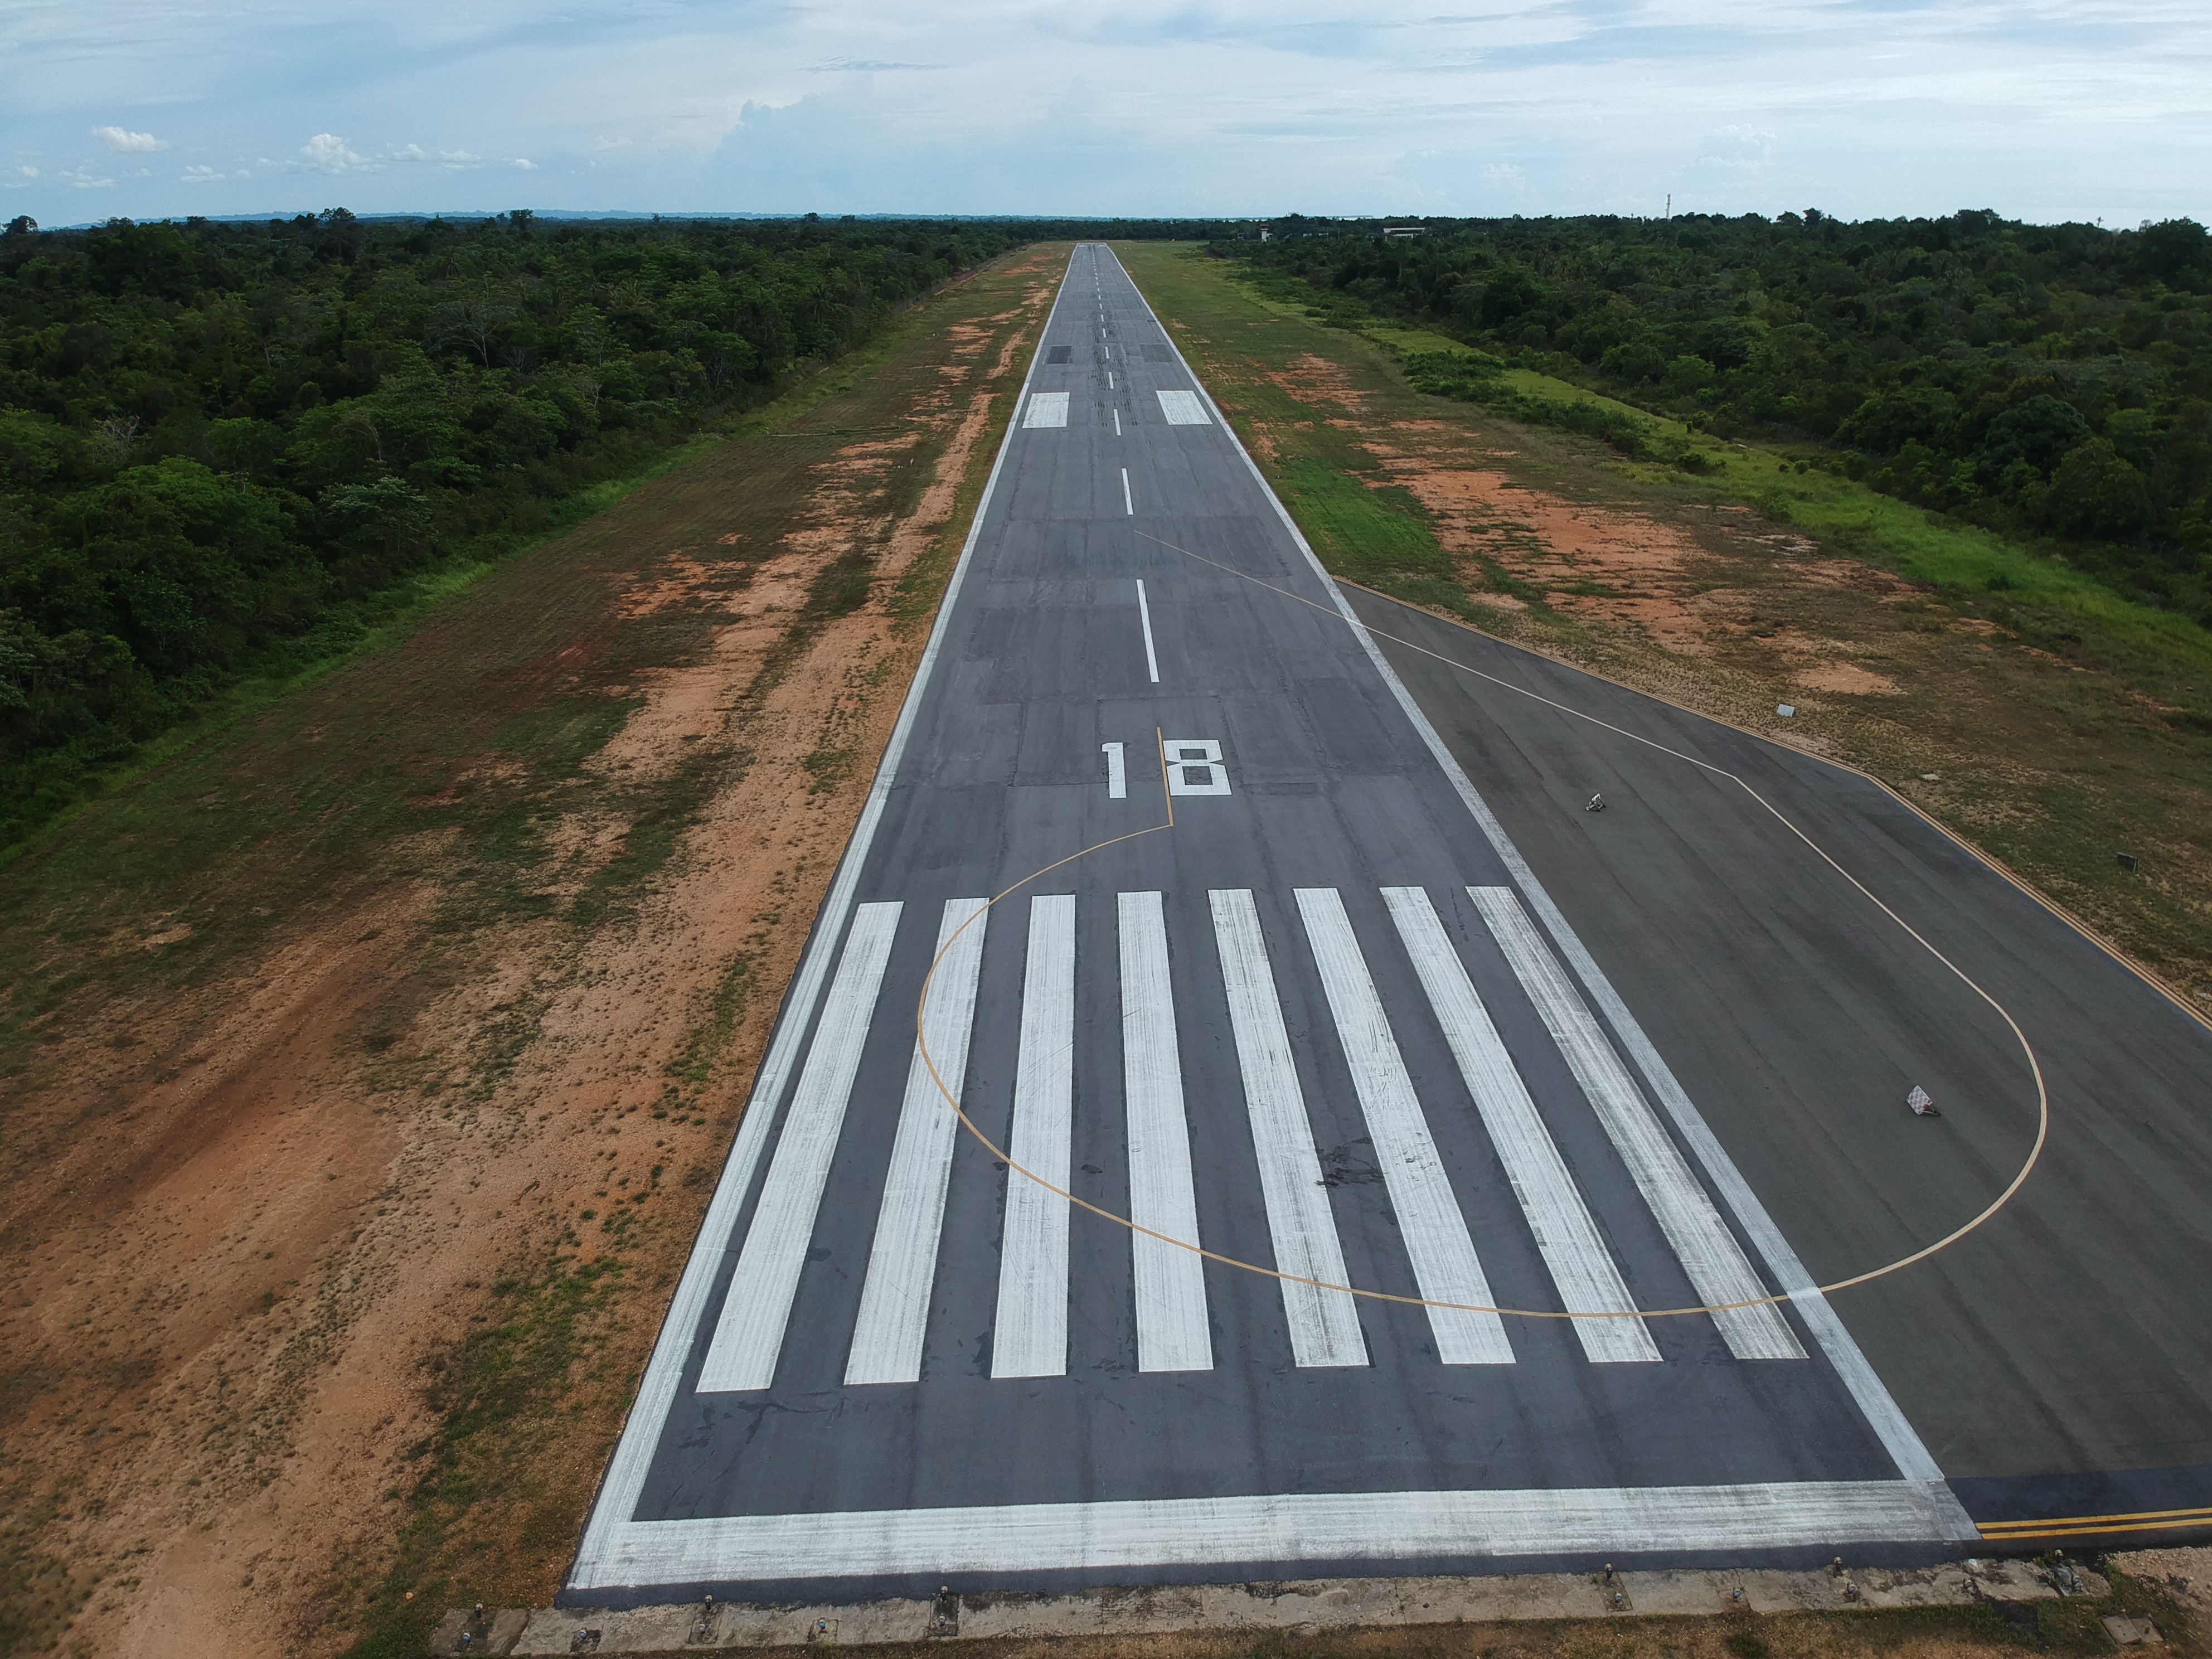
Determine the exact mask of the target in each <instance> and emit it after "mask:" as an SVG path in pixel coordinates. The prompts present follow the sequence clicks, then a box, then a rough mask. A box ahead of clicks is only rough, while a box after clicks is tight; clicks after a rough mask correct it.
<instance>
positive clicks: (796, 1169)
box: [698, 903, 902, 1394]
mask: <svg viewBox="0 0 2212 1659" xmlns="http://www.w3.org/2000/svg"><path fill="white" fill-rule="evenodd" d="M901 908H902V907H901V906H900V905H898V904H896V903H890V904H864V905H862V906H860V909H859V911H858V912H857V913H856V914H855V915H854V918H853V932H852V935H851V937H850V938H848V939H847V940H846V941H845V954H844V955H843V956H842V957H839V958H838V961H837V976H836V979H834V980H832V981H830V985H829V997H828V999H827V1000H825V1001H824V1002H823V1006H822V1024H821V1025H820V1028H819V1029H818V1030H816V1032H815V1033H814V1046H813V1047H812V1048H810V1049H809V1050H808V1051H807V1054H806V1066H805V1070H803V1071H802V1072H800V1073H799V1087H798V1088H797V1090H795V1091H793V1094H792V1097H791V1109H790V1110H789V1111H788V1112H787V1113H786V1114H785V1115H784V1120H783V1133H782V1134H781V1136H779V1137H778V1138H777V1140H776V1144H775V1159H774V1160H773V1161H772V1162H771V1163H770V1164H769V1166H768V1178H767V1179H766V1180H765V1181H763V1182H762V1183H761V1195H760V1202H759V1203H758V1204H757V1206H754V1209H753V1220H752V1225H751V1226H750V1227H749V1228H748V1229H746V1231H745V1244H744V1250H743V1251H741V1252H740V1253H739V1255H738V1266H737V1271H736V1272H735V1273H732V1275H731V1276H730V1291H729V1294H728V1296H727V1297H725V1298H724V1300H723V1303H722V1316H721V1318H720V1320H718V1321H717V1322H715V1326H714V1342H713V1344H712V1345H711V1346H709V1347H708V1350H707V1361H706V1364H705V1365H704V1367H703V1368H702V1370H701V1371H700V1373H699V1388H698V1391H699V1392H700V1393H701V1394H722V1393H730V1392H734V1391H736V1390H738V1389H765V1388H766V1387H768V1386H769V1383H773V1382H775V1362H776V1359H777V1357H778V1356H779V1355H781V1353H782V1352H783V1333H784V1328H785V1326H786V1325H787V1324H788V1323H789V1322H790V1320H791V1303H792V1298H793V1297H794V1296H796V1295H797V1294H798V1292H799V1269H800V1268H801V1267H805V1265H806V1250H807V1247H808V1246H809V1245H810V1244H811V1243H813V1242H814V1217H815V1212H817V1210H819V1209H820V1208H821V1206H822V1189H823V1186H824V1185H826V1184H827V1183H828V1182H829V1160H830V1159H831V1158H832V1157H833V1156H835V1154H836V1151H837V1134H838V1132H839V1131H840V1130H841V1129H842V1128H843V1127H844V1125H845V1105H846V1103H847V1102H848V1101H849V1100H850V1099H851V1098H852V1095H853V1079H854V1078H855V1077H857V1076H858V1075H859V1074H860V1050H861V1048H862V1046H863V1045H864V1044H865V1043H866V1041H867V1036H868V1022H869V1019H870V1018H871V1017H872V1015H873V1014H874V1012H875V1007H876V995H877V993H878V991H880V990H881V989H882V988H883V982H884V963H888V962H889V961H890V955H891V939H892V938H893V937H894V936H895V935H896V933H897V932H898V918H899V911H900V909H901Z"/></svg>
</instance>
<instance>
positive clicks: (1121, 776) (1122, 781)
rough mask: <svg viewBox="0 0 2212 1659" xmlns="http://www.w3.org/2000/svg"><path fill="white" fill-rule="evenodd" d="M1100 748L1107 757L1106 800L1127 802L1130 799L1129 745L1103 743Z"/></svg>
mask: <svg viewBox="0 0 2212 1659" xmlns="http://www.w3.org/2000/svg"><path fill="white" fill-rule="evenodd" d="M1098 747H1099V749H1100V750H1102V751H1103V753H1104V754H1105V757H1106V799H1108V800H1127V799H1128V798H1129V757H1128V748H1129V746H1128V744H1125V743H1102V744H1099V745H1098Z"/></svg>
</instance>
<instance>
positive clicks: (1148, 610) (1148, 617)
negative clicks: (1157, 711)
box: [1137, 580, 1160, 685]
mask: <svg viewBox="0 0 2212 1659" xmlns="http://www.w3.org/2000/svg"><path fill="white" fill-rule="evenodd" d="M1137 620H1138V621H1139V622H1140V623H1143V624H1144V629H1145V671H1146V673H1148V674H1150V675H1151V676H1152V684H1154V685H1158V684H1159V683H1160V659H1159V656H1158V653H1156V652H1155V651H1154V650H1153V649H1152V605H1151V604H1150V603H1149V602H1148V601H1147V600H1146V598H1145V584H1144V583H1143V581H1142V580H1139V582H1138V583H1137Z"/></svg>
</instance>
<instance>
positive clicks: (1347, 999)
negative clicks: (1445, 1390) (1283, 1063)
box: [1297, 887, 1513, 1365]
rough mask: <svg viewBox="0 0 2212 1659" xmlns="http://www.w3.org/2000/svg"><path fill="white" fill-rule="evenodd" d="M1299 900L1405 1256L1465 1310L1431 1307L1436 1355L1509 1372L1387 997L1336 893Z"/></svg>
mask: <svg viewBox="0 0 2212 1659" xmlns="http://www.w3.org/2000/svg"><path fill="white" fill-rule="evenodd" d="M1297 901H1298V915H1300V916H1301V917H1302V918H1303V919H1304V921H1305V925H1306V937H1307V939H1308V940H1309V941H1310V943H1311V945H1312V946H1313V956H1314V966H1315V967H1316V969H1318V970H1319V972H1320V975H1321V986H1322V993H1323V994H1325V995H1326V996H1327V997H1328V1007H1329V1012H1330V1014H1331V1015H1332V1016H1333V1017H1334V1020H1335V1024H1336V1034H1337V1036H1338V1038H1339V1039H1340V1042H1341V1043H1342V1045H1343V1048H1344V1060H1345V1065H1346V1067H1347V1068H1349V1070H1350V1071H1351V1073H1352V1092H1354V1093H1355V1094H1357V1095H1358V1097H1359V1107H1360V1110H1361V1111H1362V1112H1363V1113H1364V1114H1365V1115H1366V1118H1367V1133H1369V1134H1370V1136H1372V1137H1373V1138H1374V1141H1375V1161H1376V1163H1377V1164H1381V1165H1382V1166H1383V1185H1384V1187H1385V1188H1386V1189H1387V1190H1388V1191H1389V1194H1390V1207H1391V1208H1392V1209H1393V1210H1395V1212H1397V1216H1398V1229H1399V1233H1400V1235H1401V1237H1403V1238H1404V1239H1405V1241H1406V1254H1407V1255H1408V1256H1410V1257H1412V1258H1413V1279H1414V1282H1415V1283H1416V1284H1417V1285H1419V1287H1420V1292H1421V1295H1422V1297H1424V1298H1425V1300H1427V1301H1430V1302H1432V1303H1433V1302H1450V1303H1458V1304H1463V1305H1462V1306H1459V1307H1449V1308H1439V1307H1431V1308H1428V1309H1425V1310H1424V1311H1425V1312H1426V1313H1427V1315H1428V1316H1429V1328H1430V1329H1431V1332H1432V1333H1434V1334H1435V1336H1436V1340H1437V1358H1438V1359H1439V1360H1441V1361H1443V1363H1444V1364H1447V1365H1510V1364H1512V1363H1513V1347H1512V1345H1511V1344H1510V1342H1508V1341H1507V1340H1505V1326H1504V1322H1503V1321H1502V1320H1500V1319H1499V1318H1498V1316H1497V1315H1496V1314H1494V1313H1473V1312H1469V1311H1468V1307H1467V1305H1465V1304H1472V1305H1473V1306H1475V1307H1490V1306H1492V1305H1494V1304H1495V1303H1496V1301H1497V1298H1496V1297H1493V1296H1492V1295H1491V1293H1490V1281H1489V1280H1488V1279H1485V1278H1484V1277H1483V1273H1482V1263H1481V1262H1480V1261H1479V1260H1477V1259H1476V1256H1475V1254H1474V1240H1473V1239H1472V1238H1470V1237H1468V1231H1467V1217H1466V1215H1465V1213H1464V1212H1462V1210H1461V1208H1460V1205H1459V1200H1458V1198H1457V1197H1456V1196H1455V1194H1453V1192H1452V1186H1451V1177H1450V1176H1449V1175H1447V1174H1446V1173H1445V1172H1444V1166H1443V1159H1442V1158H1439V1157H1437V1144H1436V1141H1435V1140H1434V1139H1432V1138H1431V1135H1430V1133H1429V1123H1428V1120H1427V1119H1426V1118H1425V1117H1424V1116H1423V1115H1421V1102H1420V1097H1419V1096H1418V1095H1417V1094H1415V1093H1414V1091H1413V1079H1412V1078H1410V1077H1408V1076H1407V1073H1406V1062H1405V1060H1403V1059H1402V1058H1401V1056H1400V1055H1399V1053H1398V1042H1397V1039H1396V1038H1395V1037H1394V1036H1392V1035H1391V1033H1390V1022H1389V1018H1388V1017H1387V1016H1386V1015H1385V1014H1384V1013H1383V1000H1382V999H1381V998H1380V997H1378V996H1376V994H1375V981H1373V980H1372V979H1371V978H1370V977H1369V975H1368V972H1367V962H1366V958H1364V957H1362V956H1361V955H1360V954H1359V941H1358V939H1356V938H1355V937H1354V936H1353V934H1352V919H1351V918H1350V917H1349V916H1347V915H1345V913H1344V901H1343V900H1342V899H1340V898H1339V897H1338V896H1337V893H1336V890H1335V889H1334V887H1301V888H1298V889H1297ZM1340 1282H1341V1281H1340Z"/></svg>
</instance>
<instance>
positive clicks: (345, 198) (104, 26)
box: [0, 0, 2212, 225]
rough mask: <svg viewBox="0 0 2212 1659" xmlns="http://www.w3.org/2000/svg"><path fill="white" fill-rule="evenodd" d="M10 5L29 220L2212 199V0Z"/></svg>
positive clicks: (7, 40)
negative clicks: (338, 213) (339, 209)
mask: <svg viewBox="0 0 2212 1659" xmlns="http://www.w3.org/2000/svg"><path fill="white" fill-rule="evenodd" d="M1429 3H1430V4H1431V5H1432V6H1433V5H1444V6H1449V5H1454V4H1457V5H1459V6H1460V7H1461V8H1462V9H1457V10H1450V11H1445V10H1436V9H1417V8H1416V7H1415V6H1411V5H1409V6H1406V7H1403V8H1402V9H1389V3H1388V0H1384V3H1383V5H1379V6H1378V5H1376V4H1375V3H1373V0H1364V3H1361V4H1357V5H1353V4H1346V3H1340V0H1158V3H1150V0H1127V3H1124V4H1123V5H1121V6H1120V7H1118V8H1102V7H1099V6H1097V5H1096V4H1077V3H1072V0H972V3H966V4H963V5H960V6H957V7H951V6H943V5H934V6H933V5H930V4H927V3H923V4H915V3H913V0H849V3H842V4H827V5H824V4H808V3H767V0H713V3H705V0H570V3H567V4H562V5H558V6H556V5H551V4H547V3H542V0H467V3H456V0H438V3H432V0H381V3H377V4H373V5H372V4H367V3H361V0H315V3H307V0H228V3H226V4H224V5H222V6H209V5H204V4H200V3H196V0H184V3H178V4H173V5H166V6H149V5H147V4H145V3H143V0H132V3H127V4H126V3H124V0H7V4H6V5H5V7H4V9H0V65H4V68H0V217H4V218H13V217H14V216H15V215H17V214H19V213H27V214H29V215H30V216H32V217H33V218H35V219H37V220H39V221H40V222H42V223H45V224H49V225H54V224H68V223H79V222H85V221H87V220H97V219H104V218H106V217H109V216H113V215H124V216H130V217H134V218H152V217H158V216H165V215H167V216H181V215H185V214H189V213H204V214H224V213H261V212H279V211H281V212H287V213H289V212H295V211H301V210H315V209H319V208H324V207H330V206H346V207H350V208H352V209H353V210H356V212H391V211H401V210H438V209H443V210H500V209H504V208H509V207H533V208H538V209H550V208H569V209H582V210H595V209H596V210H605V209H631V210H655V211H662V212H676V213H683V212H715V211H723V212H730V211H736V212H766V213H775V212H805V211H809V210H814V211H819V212H823V213H876V212H912V213H1071V214H1127V215H1148V214H1165V215H1182V214H1227V215H1265V214H1276V213H1284V212H1289V211H1291V210H1302V211H1304V212H1309V213H1333V214H1390V215H1399V214H1415V213H1437V214H1506V213H1516V212H1517V213H1528V214H1541V213H1571V212H1583V211H1601V212H1619V213H1632V214H1633V213H1644V214H1656V213H1658V212H1660V211H1661V210H1662V206H1663V204H1664V203H1665V200H1666V198H1667V197H1668V195H1669V194H1671V195H1672V196H1673V197H1674V207H1675V210H1676V211H1678V212H1679V211H1683V210H1698V211H1706V212H1729V213H1736V212H1744V211H1759V212H1765V213H1776V212H1780V211H1782V210H1784V209H1791V208H1804V207H1808V206H1812V207H1819V208H1821V209H1823V210H1826V211H1828V212H1831V213H1835V214H1838V215H1842V216H1846V217H1855V218H1856V217H1868V216H1890V215H1896V214H1908V213H1912V214H1917V213H1943V212H1948V211H1950V210H1953V209H1954V208H1959V207H1994V208H1996V209H1998V210H2001V211H2002V212H2004V213H2006V214H2008V215H2010V216H2019V217H2023V218H2028V219H2036V220H2056V219H2069V218H2071V219H2083V220H2087V219H2094V218H2100V217H2101V218H2102V219H2103V220H2104V221H2105V222H2106V223H2108V224H2116V225H2117V224H2126V225H2133V224H2135V223H2136V222H2138V221H2140V220H2142V219H2147V218H2150V219H2156V218H2166V217H2171V216H2175V215H2179V214H2186V215H2188V216H2191V217H2194V218H2197V219H2199V220H2203V219H2206V218H2208V217H2212V4H2207V3H2206V0H2127V3H2124V4H2115V3H2105V0H2004V3H1990V0H1942V3H1926V4H1916V3H1912V0H1836V3H1806V0H1759V3H1750V0H1557V3H1527V0H1429Z"/></svg>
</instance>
